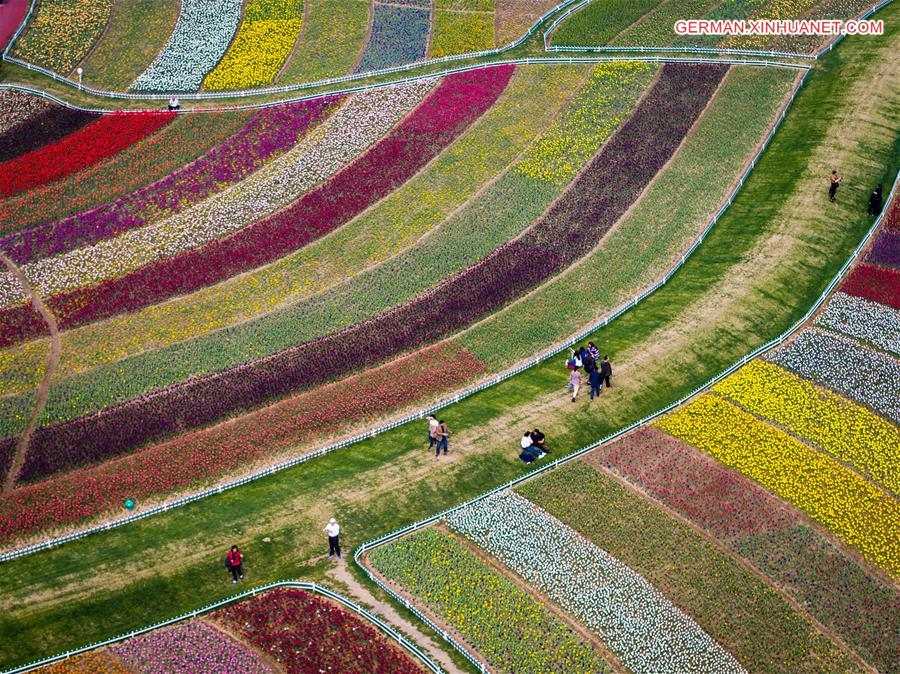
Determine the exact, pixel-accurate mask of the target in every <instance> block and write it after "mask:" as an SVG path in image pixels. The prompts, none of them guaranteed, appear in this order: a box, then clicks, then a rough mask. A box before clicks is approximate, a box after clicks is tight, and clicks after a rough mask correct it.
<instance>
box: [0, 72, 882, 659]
mask: <svg viewBox="0 0 900 674" xmlns="http://www.w3.org/2000/svg"><path fill="white" fill-rule="evenodd" d="M807 75H808V72H807V73H806V74H804V76H803V78H802V79H801V80H800V82H799V83H798V85H797V87H796V88H795V89H794V91H793V93H792V94H791V98H790V100H789V101H788V103H787V105H785V107H784V110H783V111H782V113H781V115H780V116H779V118H778V121H777V122H776V123H775V124H774V125H773V126H772V129H771V130H770V131H769V134H768V136H766V138H765V140H764V141H763V142H762V143H761V144H760V147H759V150H758V151H757V153H756V155H755V156H754V157H753V159H752V160H751V162H750V164H749V165H748V166H747V168H746V169H745V171H744V173H743V175H742V177H741V179H740V181H739V182H738V184H737V185H736V186H735V188H734V189H733V190H732V193H731V195H730V196H729V197H728V200H727V201H726V202H725V203H724V204H723V205H722V207H721V208H719V210H718V211H717V212H716V213H715V215H713V217H712V219H711V220H710V222H709V224H708V225H707V226H706V228H705V229H704V230H703V232H702V233H701V234H700V236H699V237H698V238H697V240H696V241H695V242H694V244H693V245H692V246H691V247H690V248H689V249H688V250H687V251H686V252H685V253H684V255H683V256H682V257H681V260H679V261H678V262H677V263H676V264H675V266H674V267H672V269H671V270H670V271H669V272H668V273H667V274H666V275H665V276H664V277H663V278H662V279H660V280H659V281H657V282H656V283H655V284H653V285H652V286H651V287H649V288H648V289H646V290H645V291H644V292H642V293H641V294H640V295H638V296H636V297H634V298H632V299H631V300H629V301H628V302H626V303H625V304H623V305H621V306H620V307H619V308H618V309H616V310H615V311H613V312H612V313H611V314H610V315H609V316H607V317H606V318H604V319H603V320H602V321H599V322H596V323H594V324H592V325H590V326H589V327H587V328H585V329H584V330H582V331H581V332H580V333H578V334H577V335H575V336H574V337H572V338H570V339H568V340H566V341H565V342H563V343H561V344H558V345H557V346H556V347H554V348H551V349H549V350H547V351H545V352H544V353H542V354H539V355H538V356H535V357H534V358H533V359H531V360H529V361H527V362H526V363H523V364H522V365H519V366H518V367H515V368H512V369H510V370H507V371H506V372H503V373H501V374H499V375H497V376H495V377H492V378H491V379H489V380H487V381H485V382H482V383H480V384H478V385H476V386H474V387H471V388H468V389H465V390H464V391H461V392H459V393H456V394H454V395H453V396H451V397H450V398H446V399H445V400H442V401H440V402H438V403H435V404H433V405H430V406H428V407H426V408H424V409H421V410H419V411H418V412H413V413H411V414H408V415H406V416H404V417H402V418H400V419H397V420H396V421H393V422H390V423H388V424H385V425H382V426H379V427H376V428H373V429H371V430H369V431H365V432H363V433H360V434H357V435H355V436H353V437H350V438H347V439H346V440H341V441H339V442H336V443H333V444H331V445H327V446H325V447H323V448H321V449H319V450H317V451H315V452H310V453H309V454H304V455H303V456H299V457H296V458H294V459H290V460H288V461H283V462H281V463H279V464H276V465H274V466H270V467H268V468H266V469H264V470H261V471H258V472H256V473H252V474H251V475H248V476H246V477H243V478H240V479H237V480H232V481H231V482H226V483H223V484H220V485H216V486H214V487H210V488H207V489H202V490H200V491H197V492H194V493H192V494H188V495H187V496H182V497H180V498H177V499H173V500H171V501H167V502H165V503H163V504H161V505H158V506H155V507H153V508H148V509H147V510H145V511H142V512H139V513H134V514H132V515H127V516H125V517H119V518H116V519H114V520H110V521H108V522H105V523H103V524H99V525H95V526H91V527H86V528H84V529H81V530H78V531H74V532H72V533H70V534H66V535H63V536H56V537H53V538H49V539H47V540H44V541H42V542H40V543H36V544H33V545H28V546H24V547H21V548H17V549H13V550H10V551H8V552H3V553H0V563H2V562H6V561H10V560H13V559H18V558H19V557H25V556H27V555H30V554H33V553H35V552H40V551H41V550H46V549H47V548H51V547H54V546H57V545H61V544H63V543H67V542H69V541H74V540H78V539H80V538H84V537H86V536H89V535H90V534H93V533H96V532H100V531H108V530H109V529H113V528H117V527H120V526H123V525H126V524H129V523H131V522H135V521H137V520H141V519H144V518H146V517H150V516H152V515H156V514H158V513H162V512H167V511H168V510H170V509H173V508H178V507H181V506H183V505H186V504H188V503H193V502H194V501H199V500H200V499H203V498H206V497H207V496H212V495H214V494H221V493H222V492H223V491H227V490H229V489H234V488H235V487H239V486H241V485H243V484H247V483H249V482H253V481H255V480H258V479H260V478H263V477H267V476H269V475H272V474H273V473H277V472H279V471H282V470H286V469H288V468H292V467H294V466H298V465H300V464H301V463H306V462H307V461H310V460H312V459H316V458H318V457H320V456H324V455H325V454H330V453H331V452H334V451H335V450H338V449H342V448H344V447H347V446H349V445H353V444H356V443H358V442H361V441H363V440H367V439H369V438H373V437H375V436H376V435H378V434H380V433H383V432H385V431H389V430H391V429H393V428H397V427H398V426H402V425H404V424H407V423H409V422H411V421H416V420H421V419H423V418H425V416H426V415H428V414H432V413H433V412H436V411H437V410H440V409H443V408H445V407H449V406H450V405H453V404H455V403H458V402H459V401H460V400H462V399H464V398H468V397H469V396H472V395H474V394H476V393H478V392H480V391H483V390H485V389H487V388H490V387H492V386H494V385H496V384H499V383H500V382H502V381H505V380H507V379H509V378H511V377H513V376H515V375H517V374H519V373H521V372H524V371H525V370H527V369H529V368H531V367H533V366H535V365H537V364H539V363H542V362H544V361H546V360H549V359H550V358H554V357H556V356H557V355H558V354H560V353H562V352H563V351H565V350H567V349H569V348H570V347H572V346H573V345H574V344H576V343H578V342H581V341H583V340H584V339H585V337H587V336H588V335H590V334H591V333H593V332H595V331H596V330H598V329H600V328H602V327H605V326H606V325H607V324H608V323H609V322H610V321H612V320H615V319H616V318H618V317H619V316H621V315H622V314H624V313H626V312H627V311H628V310H629V309H632V308H633V307H634V306H636V305H637V304H638V303H639V302H641V301H642V300H644V299H645V298H647V297H649V296H650V295H652V294H653V293H654V292H656V291H657V290H658V289H659V288H661V287H662V286H663V285H665V284H666V283H667V282H668V281H669V280H670V279H671V278H672V277H673V276H674V275H675V273H676V272H677V271H678V270H679V269H680V268H681V267H682V266H683V265H684V263H685V262H686V261H687V259H688V258H689V257H690V256H691V254H693V252H694V251H695V250H697V248H698V247H699V246H700V244H701V243H703V240H704V238H706V236H707V234H709V232H710V231H711V230H712V228H713V227H714V226H715V224H716V223H717V222H718V221H719V218H721V217H722V215H723V214H724V213H725V211H726V210H727V209H728V207H729V206H731V204H732V202H733V201H734V199H735V197H736V196H737V194H738V192H739V191H740V190H741V188H742V187H743V186H744V183H745V182H746V180H747V178H748V177H749V175H750V173H751V172H752V171H753V169H754V168H755V166H756V163H757V162H758V161H759V158H760V157H761V156H762V154H763V152H765V150H766V148H767V147H768V146H769V143H770V142H771V140H772V138H773V137H774V136H775V133H776V132H777V131H778V129H779V128H780V127H781V123H782V122H783V121H784V118H785V117H786V115H787V111H788V110H789V109H790V107H791V104H792V103H793V102H794V99H795V98H796V96H797V94H798V92H799V91H800V90H801V88H802V86H803V83H804V82H805V81H806V77H807ZM894 191H896V181H895V185H894V188H893V189H892V191H891V195H890V196H889V197H888V201H890V199H891V197H892V196H893V194H894ZM889 211H890V209H889V208H887V207H886V208H885V209H884V210H883V211H882V214H881V215H880V216H879V217H878V219H877V220H876V222H875V224H874V225H873V226H872V229H871V230H870V231H869V232H868V234H867V235H866V237H865V238H864V240H863V242H862V243H860V245H859V246H858V247H857V249H856V251H855V252H854V254H853V256H852V257H851V259H850V260H849V261H848V262H847V264H845V265H844V268H842V269H841V271H840V273H839V274H838V276H837V277H836V278H835V279H834V280H833V281H832V283H831V284H829V287H828V288H827V289H826V292H824V293H823V294H822V296H821V298H820V299H819V301H818V302H817V303H816V306H818V305H819V304H821V303H822V301H824V299H825V297H826V296H827V295H828V293H829V292H830V291H831V289H832V288H833V287H834V286H835V285H836V284H837V283H838V281H839V280H840V278H841V277H842V276H843V274H844V273H846V270H847V268H849V266H850V264H851V263H852V261H853V260H854V259H855V258H856V256H857V255H859V252H860V251H861V250H862V248H863V247H864V246H865V244H866V243H867V242H868V240H869V238H870V237H871V236H872V234H873V233H874V232H875V229H876V228H877V227H878V225H879V223H880V222H881V221H882V219H883V218H884V217H885V214H886V213H888V212H889ZM811 314H812V310H811V311H810V315H811ZM803 320H804V321H805V320H806V318H804V319H803ZM802 322H803V321H801V322H800V323H802ZM798 325H799V324H798ZM795 329H796V326H795V327H792V328H791V329H790V330H789V331H788V333H787V334H790V332H793V331H794V330H795ZM782 341H784V336H782V338H779V340H778V341H777V343H779V344H780V343H781V342H782ZM760 348H761V349H764V348H769V345H764V347H760ZM757 351H760V349H757ZM760 352H761V351H760ZM755 355H756V354H755V353H754V354H753V355H752V356H748V357H745V358H744V359H742V361H743V362H739V363H737V364H735V365H733V366H732V367H731V368H729V369H728V370H727V371H726V372H725V373H723V374H722V375H720V376H719V377H718V378H717V379H716V381H718V380H719V379H721V378H724V377H725V376H726V375H728V374H730V373H731V372H733V371H734V370H736V369H737V368H738V367H740V366H741V365H743V364H745V363H746V362H748V361H749V360H751V359H752V358H753V357H755ZM713 383H715V381H713V382H710V383H708V384H704V385H703V386H702V387H700V389H698V390H697V391H695V392H694V393H691V394H690V395H689V396H687V398H690V397H692V396H693V395H695V394H696V392H698V391H700V390H702V389H703V388H706V386H709V385H712V384H713ZM687 398H685V400H686V399H687ZM681 402H683V401H678V402H676V403H674V404H673V405H672V406H670V407H674V406H677V405H679V404H681ZM664 411H668V410H664ZM662 413H663V412H659V413H657V414H654V415H652V416H651V417H648V418H645V419H642V420H640V421H639V422H636V423H635V424H632V427H634V428H636V427H637V426H638V425H642V424H644V423H647V421H650V420H652V419H653V418H655V417H656V416H658V415H659V414H662ZM630 429H631V427H629V429H627V430H630ZM624 432H627V431H620V432H618V433H616V434H615V435H614V436H610V437H609V438H605V439H604V440H602V441H600V442H598V443H596V444H594V445H591V446H590V447H589V448H587V449H583V450H579V451H580V453H581V454H583V453H585V452H588V451H590V450H591V449H593V448H594V447H596V446H599V445H600V444H602V442H608V441H609V440H611V439H613V438H615V437H619V436H620V435H622V434H623V433H624ZM576 454H577V455H579V456H580V454H578V453H577V452H576ZM570 458H575V454H573V455H570V456H569V457H567V459H570ZM551 465H552V464H551ZM507 486H508V485H506V486H504V487H501V488H500V489H503V488H506V487H507ZM495 491H497V490H495ZM489 493H492V492H489ZM479 498H481V497H479ZM444 514H445V513H441V514H440V515H438V517H440V516H443V515H444ZM417 524H418V525H419V526H421V524H420V523H417ZM414 526H415V525H414ZM404 533H406V531H405V530H404ZM399 535H402V534H399ZM378 540H380V539H378ZM382 542H385V541H382ZM438 631H439V632H441V634H442V635H443V632H442V631H440V630H438ZM464 655H465V654H464ZM467 657H468V656H467Z"/></svg>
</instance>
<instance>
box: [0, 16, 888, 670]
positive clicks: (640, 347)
mask: <svg viewBox="0 0 900 674" xmlns="http://www.w3.org/2000/svg"><path fill="white" fill-rule="evenodd" d="M879 18H884V20H885V26H886V30H887V34H886V35H885V36H883V37H879V38H848V39H847V40H845V41H844V42H843V43H842V44H841V46H840V47H839V48H838V49H836V50H835V51H834V52H832V53H831V54H830V55H829V56H828V57H826V58H825V59H824V60H823V61H822V62H821V63H820V64H819V66H818V67H817V69H816V71H815V72H814V73H812V74H811V75H810V77H809V80H808V82H807V85H806V86H805V87H804V89H803V91H801V93H800V95H799V96H798V99H797V101H796V102H795V105H794V107H793V109H792V112H791V114H790V115H789V116H788V119H787V120H786V122H785V124H784V125H783V126H782V128H781V130H780V131H779V133H778V135H777V136H776V138H775V140H774V141H773V143H772V145H771V146H770V147H769V150H768V151H767V152H766V154H765V156H764V157H763V159H762V160H761V161H760V163H759V165H758V167H757V168H756V170H755V171H754V173H753V175H752V176H751V178H750V180H749V181H748V183H747V185H746V186H745V188H744V190H743V191H742V192H741V194H740V196H739V197H738V199H737V200H736V201H735V203H734V205H733V206H732V208H731V209H730V210H729V212H728V213H727V214H726V216H725V217H723V218H722V220H721V221H720V222H719V224H718V225H717V226H716V228H715V229H714V231H713V233H712V234H711V235H710V236H709V237H708V238H707V240H706V241H705V242H704V244H703V245H702V246H701V247H700V248H699V249H698V250H697V252H696V253H695V254H694V256H693V257H692V258H691V259H690V260H689V261H688V263H687V264H686V265H685V266H684V267H683V268H682V270H681V271H680V272H679V273H678V274H677V275H676V276H675V277H674V278H673V279H672V281H671V282H670V283H669V284H668V285H667V286H666V287H665V288H663V289H661V290H660V291H659V292H657V293H656V294H654V295H653V296H651V297H650V298H648V300H646V301H645V302H643V303H642V304H641V305H639V306H638V307H637V308H636V309H634V310H633V311H631V312H629V313H628V314H625V315H624V316H623V317H621V318H620V319H619V320H617V321H615V322H614V323H612V324H611V325H610V326H609V327H608V328H606V329H604V330H601V331H600V332H599V333H598V334H597V336H596V337H595V338H594V341H597V342H598V343H600V344H601V345H602V347H601V348H608V350H609V352H610V353H612V354H614V355H615V358H616V363H617V364H618V367H617V370H616V384H617V386H616V388H614V389H612V391H611V392H610V395H607V397H606V398H605V399H604V400H603V402H602V403H601V404H600V405H598V406H597V407H595V408H593V409H592V408H591V407H589V406H588V405H587V403H585V402H579V403H578V404H575V405H572V404H571V403H565V402H564V400H560V399H561V398H562V397H563V396H564V394H565V392H564V389H563V383H564V381H565V371H564V370H563V368H562V367H561V364H560V363H559V362H556V359H554V360H552V361H550V362H548V363H545V364H543V365H541V366H538V367H535V368H532V369H531V370H529V371H527V372H525V373H523V374H522V375H520V376H518V377H516V378H514V379H511V380H508V381H507V382H505V383H503V384H502V385H499V386H496V387H494V388H492V389H490V390H488V391H485V392H483V393H481V394H479V395H476V396H473V397H471V398H469V399H466V400H464V401H462V402H461V403H459V404H457V405H454V406H453V407H450V408H447V409H446V410H444V412H443V413H442V416H443V417H444V418H446V419H447V421H448V424H449V425H450V427H451V429H453V430H455V431H456V435H455V436H454V444H453V445H451V449H452V450H453V452H454V454H453V456H451V457H449V458H448V460H446V461H444V460H443V459H442V460H441V463H439V464H438V463H436V462H435V459H434V457H433V456H431V455H430V454H429V453H428V452H427V451H426V450H425V449H424V443H423V438H424V436H425V431H424V428H423V426H421V425H418V424H415V425H407V426H404V427H401V428H398V429H396V430H395V431H393V432H391V433H386V434H383V435H381V436H379V437H377V438H375V439H373V440H371V441H368V442H365V443H361V444H358V445H355V446H352V447H349V448H346V449H344V450H341V451H338V452H335V453H333V454H330V455H328V456H326V457H323V458H321V459H318V460H316V461H313V462H310V463H308V464H304V465H302V466H300V467H298V468H297V469H294V470H290V471H285V472H282V473H279V474H277V475H274V476H272V477H270V478H267V479H264V480H259V481H257V482H255V483H253V484H250V485H246V486H244V487H242V488H240V489H237V490H235V491H232V492H227V493H225V494H222V495H221V496H217V497H215V498H209V499H205V500H203V501H200V502H197V503H195V504H192V505H190V506H188V507H185V508H181V509H178V510H176V511H173V512H171V513H168V514H167V515H165V516H158V517H153V518H149V519H146V520H143V521H141V522H139V523H137V524H134V525H131V526H128V527H124V528H120V529H116V530H112V531H109V532H105V533H103V534H96V535H93V536H90V537H88V538H86V539H84V540H81V541H78V542H75V543H71V544H67V545H64V546H62V547H60V548H57V549H54V550H50V551H47V552H43V553H40V554H38V555H34V556H30V557H26V558H24V559H21V560H17V561H15V562H10V563H7V564H3V567H2V574H0V579H2V580H0V583H2V585H0V587H2V592H0V612H2V616H3V617H2V619H0V663H2V664H3V665H5V666H9V665H12V664H16V663H21V662H25V661H28V660H31V659H34V658H36V657H39V656H43V655H48V654H51V653H55V652H58V651H60V650H63V649H65V648H68V647H72V646H77V645H81V644H84V643H87V642H90V641H93V640H96V639H99V638H103V637H108V636H110V635H113V634H116V633H119V632H121V631H123V630H126V629H129V628H133V627H136V626H139V625H142V624H146V623H148V622H151V621H155V620H157V619H160V618H162V617H165V616H169V615H172V614H176V613H179V612H182V611H184V610H187V609H191V608H195V607H198V606H201V605H203V604H205V603H207V602H209V601H212V600H214V599H217V598H219V597H223V596H226V595H228V594H229V593H230V592H231V585H230V583H228V582H227V579H226V577H225V575H224V570H223V569H222V568H221V563H220V562H221V560H220V558H221V556H222V554H224V550H225V549H226V548H227V546H229V545H230V544H231V543H232V542H234V541H238V542H240V543H242V544H243V546H244V547H245V549H246V551H247V553H248V564H247V569H248V579H249V580H250V581H251V582H263V581H267V580H273V579H277V578H285V577H308V578H314V579H321V578H322V577H323V573H324V570H325V568H326V564H327V563H326V562H324V561H321V560H319V561H309V560H311V559H312V558H314V557H316V556H318V555H320V554H321V553H322V552H323V550H322V541H323V538H322V536H323V534H322V533H321V528H322V526H323V525H324V523H325V521H327V518H328V517H329V516H331V515H332V514H337V516H338V517H340V519H341V522H342V525H343V528H344V540H345V544H346V545H347V546H348V547H350V546H354V545H356V544H359V543H361V542H363V541H364V540H368V539H370V538H372V537H374V536H377V535H380V534H382V533H385V532H387V531H390V530H392V529H395V528H397V527H399V526H402V525H405V524H407V523H408V522H410V521H412V520H415V519H419V518H422V517H425V516H427V515H429V514H431V513H433V512H436V511H438V510H441V509H443V508H446V507H447V506H450V505H452V504H454V503H458V502H460V501H462V500H465V499H467V498H470V497H472V496H474V495H477V494H479V493H481V492H483V491H485V490H486V489H488V488H490V487H492V486H494V485H496V484H499V483H501V482H502V481H505V480H507V479H509V478H511V477H514V476H516V475H519V474H521V473H522V472H523V470H524V468H523V465H522V464H521V463H519V462H518V461H517V460H516V459H515V455H516V449H515V448H516V446H517V439H518V437H517V436H518V435H521V427H522V425H523V424H524V425H528V426H531V425H534V424H535V423H539V424H541V425H542V427H545V429H546V430H547V431H549V432H548V438H549V439H550V440H551V442H552V446H553V447H554V448H555V450H556V451H557V452H559V453H565V452H567V451H570V450H572V449H575V448H577V447H579V446H581V445H583V444H586V443H588V442H591V441H593V440H595V439H596V438H598V437H600V436H602V435H604V434H606V433H608V432H610V431H612V430H614V429H616V428H618V427H621V426H622V425H623V424H625V423H627V422H629V421H631V420H634V419H638V418H640V417H641V416H643V415H645V414H648V413H650V412H652V411H654V410H656V409H658V408H659V407H661V406H663V405H665V404H666V403H668V402H670V401H672V400H674V399H677V398H678V397H680V396H681V395H683V393H685V392H686V391H689V390H690V389H692V388H693V387H694V386H696V385H698V384H700V383H702V382H704V381H705V380H707V379H708V378H709V377H710V376H712V375H714V374H716V373H718V372H720V371H721V370H722V369H723V368H724V367H726V366H728V365H730V364H731V363H732V362H733V361H735V360H736V359H738V358H739V357H741V356H742V355H744V354H745V353H747V352H749V351H750V350H752V349H753V348H754V347H756V346H757V345H759V344H761V343H763V342H765V341H767V340H768V339H770V338H772V337H773V336H775V335H777V334H779V333H780V332H782V331H783V330H785V329H786V328H787V327H789V326H790V325H792V324H793V323H794V322H795V321H796V320H797V319H798V318H799V317H801V316H802V315H803V313H804V312H805V311H806V309H807V308H808V307H809V306H810V304H811V303H812V302H813V300H814V299H815V298H816V297H817V296H818V295H819V294H820V293H821V291H822V290H823V288H824V287H825V286H826V285H827V283H828V281H829V279H830V278H831V277H832V276H833V274H834V273H835V272H836V270H837V269H838V267H839V266H840V265H841V264H842V263H843V261H844V260H845V259H846V257H847V256H848V254H849V253H850V251H851V250H852V249H853V247H854V246H855V245H856V243H857V242H858V241H859V239H860V238H861V236H862V234H863V232H864V231H866V230H867V229H868V227H869V225H870V219H869V218H867V217H866V216H865V198H866V195H867V194H868V191H869V189H870V187H871V185H872V184H874V183H875V182H879V181H883V182H884V183H886V184H889V183H890V180H891V179H892V178H893V176H894V175H895V173H896V170H897V164H898V139H897V133H896V129H898V128H900V123H898V121H900V120H898V117H900V114H898V103H897V101H900V96H897V86H898V78H897V77H896V68H897V66H896V65H894V66H891V63H892V62H893V61H896V59H895V58H893V56H894V55H895V54H896V52H897V49H898V36H900V31H898V28H897V21H896V19H898V18H900V11H898V10H897V5H896V4H892V5H890V6H888V8H886V9H885V10H884V11H883V12H882V13H881V15H880V16H879ZM835 162H838V163H839V167H840V169H841V170H842V172H843V173H844V175H845V182H844V186H843V187H842V193H841V195H840V198H839V200H838V203H837V204H833V205H830V204H828V203H827V201H826V200H825V199H824V198H823V193H824V188H825V186H826V182H827V181H826V180H824V178H823V177H827V172H826V169H829V170H830V168H831V165H832V163H835ZM541 318H542V319H543V320H547V319H549V318H552V317H541ZM264 537H270V538H271V541H270V542H263V540H262V539H263V538H264Z"/></svg>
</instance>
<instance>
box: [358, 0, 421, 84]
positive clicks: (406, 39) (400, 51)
mask: <svg viewBox="0 0 900 674" xmlns="http://www.w3.org/2000/svg"><path fill="white" fill-rule="evenodd" d="M430 19H431V11H430V10H429V9H427V8H426V9H420V8H418V7H412V6H409V7H399V6H397V5H395V4H382V3H380V2H376V3H374V13H373V15H372V26H371V31H370V33H369V41H368V43H366V49H365V51H364V52H363V56H362V59H361V60H360V62H359V65H358V66H357V67H356V72H358V73H364V72H368V71H370V70H379V69H381V68H390V67H391V66H399V65H403V64H404V63H411V62H413V61H418V60H419V59H421V58H423V57H424V56H425V49H426V47H427V46H428V33H429V30H430Z"/></svg>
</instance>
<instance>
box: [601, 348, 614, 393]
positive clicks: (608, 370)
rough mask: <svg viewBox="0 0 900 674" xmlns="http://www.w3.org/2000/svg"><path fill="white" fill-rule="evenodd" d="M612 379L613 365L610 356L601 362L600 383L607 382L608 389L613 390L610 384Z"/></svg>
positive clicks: (604, 357)
mask: <svg viewBox="0 0 900 674" xmlns="http://www.w3.org/2000/svg"><path fill="white" fill-rule="evenodd" d="M610 377H612V365H611V364H610V362H609V356H603V360H602V361H600V381H601V382H606V388H612V384H610V383H609V379H610Z"/></svg>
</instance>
